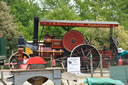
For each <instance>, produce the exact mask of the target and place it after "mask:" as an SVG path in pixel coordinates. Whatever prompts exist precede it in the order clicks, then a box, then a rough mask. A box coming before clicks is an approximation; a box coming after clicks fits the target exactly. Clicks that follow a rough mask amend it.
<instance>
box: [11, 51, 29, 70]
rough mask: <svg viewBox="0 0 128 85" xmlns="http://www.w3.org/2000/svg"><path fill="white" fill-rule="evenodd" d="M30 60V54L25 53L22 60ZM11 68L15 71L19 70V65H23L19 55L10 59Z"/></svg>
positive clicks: (13, 55) (14, 55)
mask: <svg viewBox="0 0 128 85" xmlns="http://www.w3.org/2000/svg"><path fill="white" fill-rule="evenodd" d="M24 57H26V58H30V56H29V55H28V54H26V53H25V52H23V56H22V58H24ZM9 63H10V65H9V68H14V69H18V68H19V65H20V64H22V63H23V62H20V61H19V53H18V52H16V53H14V54H12V55H11V57H10V59H9Z"/></svg>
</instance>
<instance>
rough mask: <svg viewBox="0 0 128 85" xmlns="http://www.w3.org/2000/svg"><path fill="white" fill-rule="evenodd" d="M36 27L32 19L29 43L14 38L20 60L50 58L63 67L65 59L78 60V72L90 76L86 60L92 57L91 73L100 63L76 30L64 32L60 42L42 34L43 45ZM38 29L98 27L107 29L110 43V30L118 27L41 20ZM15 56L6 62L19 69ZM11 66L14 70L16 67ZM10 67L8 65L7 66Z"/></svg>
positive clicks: (102, 24)
mask: <svg viewBox="0 0 128 85" xmlns="http://www.w3.org/2000/svg"><path fill="white" fill-rule="evenodd" d="M38 23H39V19H38V18H37V17H35V18H34V37H33V42H32V43H28V42H26V41H25V40H24V38H23V37H22V36H20V37H19V38H18V48H24V49H25V51H24V52H23V55H21V58H22V60H23V59H24V57H27V58H29V57H32V56H40V57H42V58H43V59H50V58H52V59H53V58H54V59H56V61H58V62H63V63H65V66H66V61H67V57H80V62H81V72H82V73H86V72H90V56H91V55H92V57H93V58H92V59H93V68H94V70H95V69H96V68H97V67H98V65H99V61H100V57H99V56H100V53H101V54H102V53H103V50H102V51H98V50H97V49H96V48H95V47H94V46H92V45H90V44H89V40H88V38H87V37H84V36H83V35H82V33H81V32H79V31H76V30H68V31H67V33H65V35H64V36H63V38H61V39H57V38H56V37H55V36H51V35H49V33H48V32H46V35H45V36H44V41H43V42H40V41H39V40H38ZM40 25H41V26H43V27H44V26H61V27H96V28H97V27H102V28H110V30H111V32H110V34H111V36H110V40H111V43H113V41H112V39H113V36H112V29H113V27H118V23H117V22H89V21H64V20H42V21H40ZM116 46H117V45H116V44H115V43H114V45H112V47H113V48H111V49H110V51H111V54H110V55H111V56H112V52H114V51H113V49H116ZM19 60H20V59H19V52H16V53H14V54H13V55H12V56H11V57H10V59H9V63H18V64H17V65H19V64H20V63H21V62H19ZM17 65H15V68H16V67H17ZM10 67H12V65H10Z"/></svg>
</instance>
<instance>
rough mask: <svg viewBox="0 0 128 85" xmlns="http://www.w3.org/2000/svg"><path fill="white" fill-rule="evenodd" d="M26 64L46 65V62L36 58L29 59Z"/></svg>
mask: <svg viewBox="0 0 128 85" xmlns="http://www.w3.org/2000/svg"><path fill="white" fill-rule="evenodd" d="M26 64H46V62H45V61H44V59H43V58H41V57H38V56H35V57H31V58H29V60H28V61H27V63H26Z"/></svg>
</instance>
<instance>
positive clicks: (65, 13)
mask: <svg viewBox="0 0 128 85" xmlns="http://www.w3.org/2000/svg"><path fill="white" fill-rule="evenodd" d="M45 1H46V2H44V3H45V4H46V5H47V6H46V7H45V9H49V10H50V11H49V13H47V15H45V16H44V17H43V18H44V19H49V20H80V19H81V18H80V17H79V16H78V15H76V13H75V11H74V10H73V9H71V7H70V6H69V2H70V0H66V1H65V0H64V1H63V0H62V1H60V0H45ZM44 3H43V4H44ZM70 29H72V28H67V27H65V28H62V27H48V28H46V29H45V31H47V30H48V31H49V32H50V33H51V34H53V33H54V34H56V36H61V37H62V36H63V35H64V34H65V32H67V31H68V30H70Z"/></svg>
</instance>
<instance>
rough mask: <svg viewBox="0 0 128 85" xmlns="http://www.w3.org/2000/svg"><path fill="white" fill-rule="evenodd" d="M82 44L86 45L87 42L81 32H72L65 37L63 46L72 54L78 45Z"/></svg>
mask: <svg viewBox="0 0 128 85" xmlns="http://www.w3.org/2000/svg"><path fill="white" fill-rule="evenodd" d="M80 44H85V40H84V37H83V35H82V34H81V32H79V31H76V30H71V31H69V32H67V33H66V34H65V35H64V37H63V46H64V48H65V49H66V50H67V51H69V52H71V51H72V50H73V49H74V48H75V47H76V46H77V45H80Z"/></svg>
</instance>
